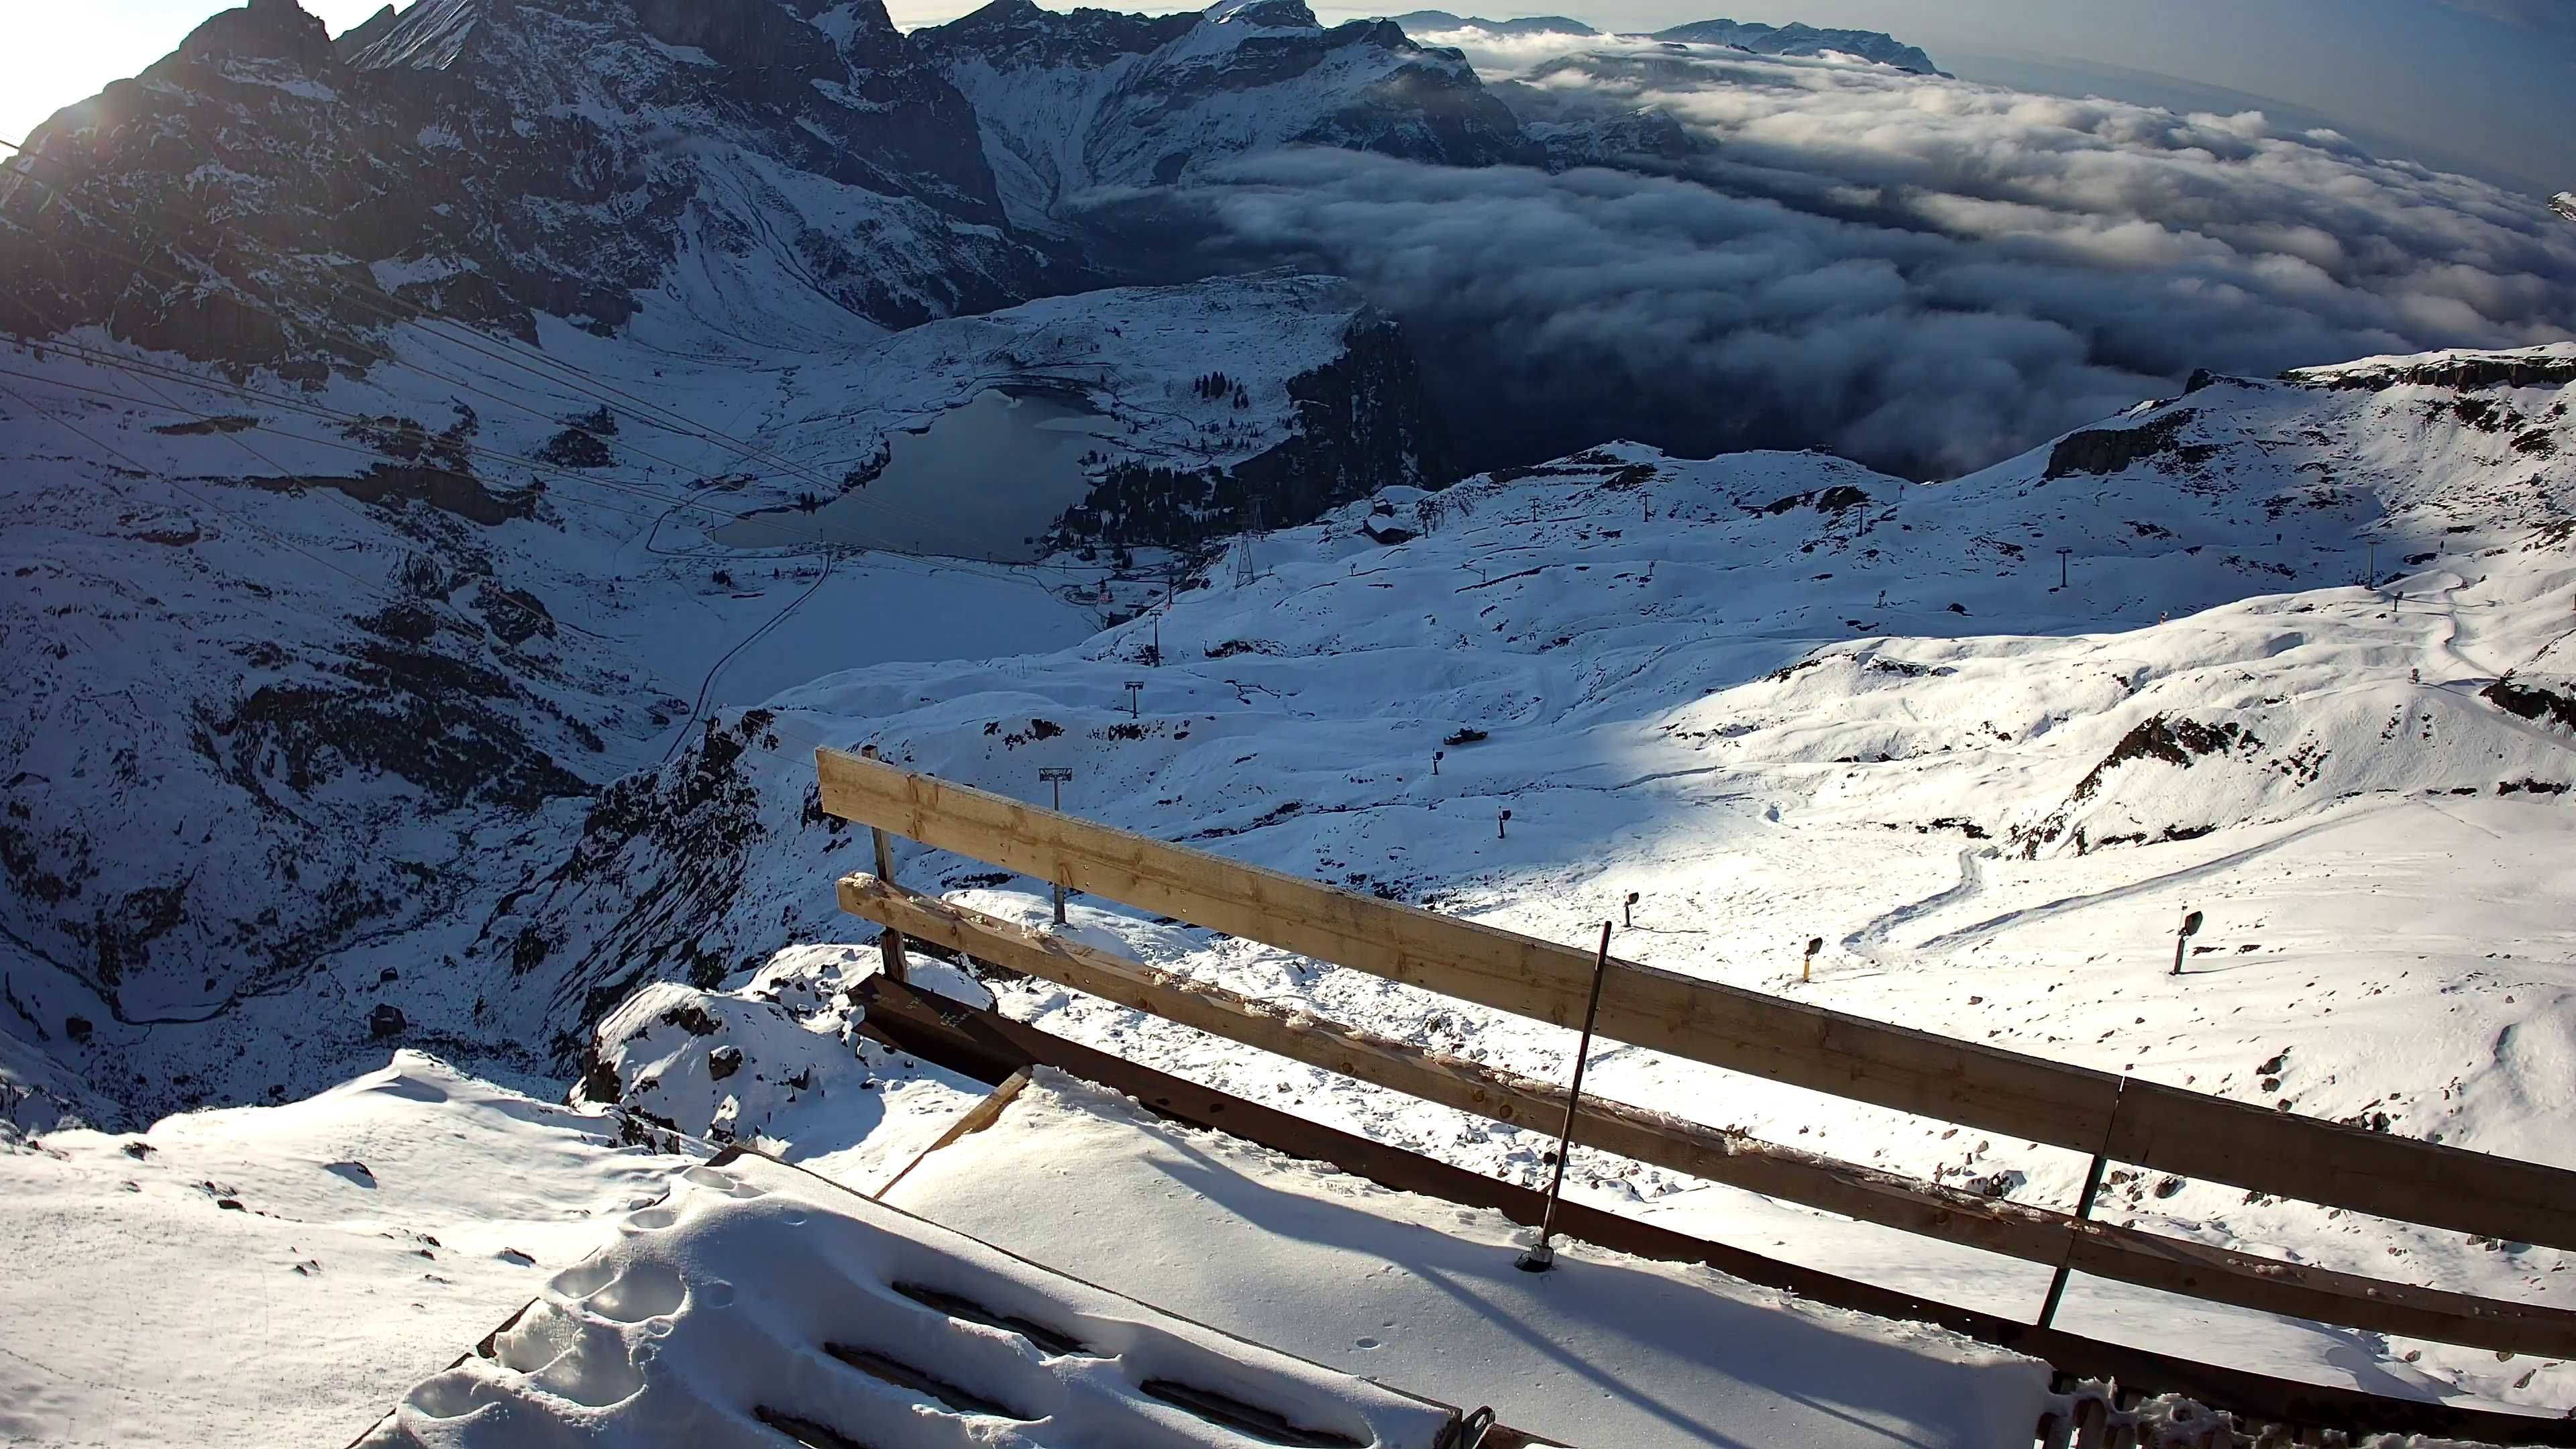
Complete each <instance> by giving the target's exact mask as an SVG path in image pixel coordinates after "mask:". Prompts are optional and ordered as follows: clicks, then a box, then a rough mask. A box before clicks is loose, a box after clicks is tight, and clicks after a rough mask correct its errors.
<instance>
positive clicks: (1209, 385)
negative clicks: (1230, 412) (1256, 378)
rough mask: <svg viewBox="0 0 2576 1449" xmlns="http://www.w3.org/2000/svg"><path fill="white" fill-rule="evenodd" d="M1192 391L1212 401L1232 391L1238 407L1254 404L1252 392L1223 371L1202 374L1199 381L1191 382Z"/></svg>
mask: <svg viewBox="0 0 2576 1449" xmlns="http://www.w3.org/2000/svg"><path fill="white" fill-rule="evenodd" d="M1190 391H1192V392H1194V393H1197V394H1198V395H1199V396H1200V397H1203V398H1206V399H1208V400H1209V401H1210V402H1214V401H1216V400H1218V399H1220V398H1223V397H1224V396H1225V395H1226V394H1227V393H1232V394H1234V405H1235V406H1236V407H1237V408H1248V407H1250V406H1252V394H1251V393H1250V392H1247V391H1245V389H1244V386H1243V384H1242V383H1239V382H1237V381H1235V380H1234V379H1233V378H1230V377H1228V376H1226V375H1225V374H1224V373H1222V372H1209V373H1202V374H1200V376H1199V378H1198V379H1197V381H1195V382H1193V383H1191V384H1190Z"/></svg>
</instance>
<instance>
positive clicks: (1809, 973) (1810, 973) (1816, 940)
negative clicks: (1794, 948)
mask: <svg viewBox="0 0 2576 1449" xmlns="http://www.w3.org/2000/svg"><path fill="white" fill-rule="evenodd" d="M1823 949H1825V938H1824V937H1822V936H1809V937H1808V938H1807V958H1806V959H1805V960H1803V961H1801V962H1799V963H1798V979H1799V980H1800V981H1813V980H1815V979H1816V977H1815V971H1816V953H1817V952H1818V951H1821V950H1823Z"/></svg>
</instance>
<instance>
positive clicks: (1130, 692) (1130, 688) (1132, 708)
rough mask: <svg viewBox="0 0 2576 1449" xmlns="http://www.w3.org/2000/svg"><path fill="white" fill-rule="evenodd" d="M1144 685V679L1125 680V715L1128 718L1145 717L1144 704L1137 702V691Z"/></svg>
mask: <svg viewBox="0 0 2576 1449" xmlns="http://www.w3.org/2000/svg"><path fill="white" fill-rule="evenodd" d="M1144 687H1145V681H1143V680H1141V679H1131V680H1128V681H1127V717H1128V718H1129V719H1143V718H1144V717H1145V714H1144V706H1143V705H1141V704H1139V703H1138V702H1137V691H1139V690H1141V689H1143V688H1144Z"/></svg>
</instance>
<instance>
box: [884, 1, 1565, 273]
mask: <svg viewBox="0 0 2576 1449" xmlns="http://www.w3.org/2000/svg"><path fill="white" fill-rule="evenodd" d="M911 39H912V40H913V42H914V43H915V44H917V45H919V46H920V47H921V48H922V50H923V52H924V53H925V54H926V55H927V56H929V57H930V58H931V59H932V61H933V62H934V63H935V64H937V65H938V66H939V68H940V70H941V72H942V73H943V74H944V75H945V76H946V77H947V78H948V79H949V80H950V81H951V82H952V83H954V84H955V85H956V86H957V88H958V89H959V90H960V91H963V92H964V93H965V95H966V97H967V99H968V101H970V102H971V103H972V104H973V106H974V108H975V115H976V118H977V121H978V124H979V125H980V127H981V129H982V135H983V142H984V154H985V155H986V156H987V157H988V158H989V159H990V161H991V163H992V167H993V171H994V175H995V176H996V178H997V179H998V182H999V185H1000V189H1001V196H1002V202H1003V205H1004V206H1005V208H1007V210H1008V211H1009V213H1010V216H1011V219H1012V221H1013V222H1015V223H1017V224H1019V225H1021V226H1025V227H1031V228H1037V229H1041V230H1044V229H1047V228H1051V227H1057V226H1062V225H1064V224H1066V222H1067V220H1068V217H1067V212H1068V208H1069V206H1070V205H1071V204H1073V203H1076V202H1078V201H1079V199H1080V198H1081V197H1082V196H1083V195H1084V194H1085V193H1088V192H1094V191H1099V190H1103V189H1115V188H1134V187H1146V186H1156V185H1168V184H1170V183H1172V182H1175V181H1179V180H1182V179H1184V178H1186V177H1188V176H1190V175H1192V174H1194V173H1197V172H1200V171H1203V170H1206V169H1207V168H1209V167H1212V166H1218V165H1222V164H1223V163H1225V162H1226V161H1227V160H1229V159H1231V158H1233V157H1236V156H1239V155H1242V154H1244V153H1246V152H1250V151H1255V150H1261V149H1267V148H1270V147H1276V146H1285V145H1298V144H1306V145H1321V146H1339V147H1347V148H1352V149H1358V150H1367V151H1380V152H1385V153H1387V154H1390V155H1397V156H1405V157H1410V158H1413V159H1417V160H1423V161H1435V162H1441V163H1444V164H1448V165H1461V166H1482V165H1491V164H1495V163H1500V162H1524V163H1526V162H1534V161H1536V160H1537V159H1538V156H1539V151H1538V148H1537V147H1536V146H1535V145H1534V144H1533V143H1532V142H1531V141H1530V140H1529V138H1528V137H1526V136H1524V135H1523V134H1522V133H1521V131H1520V128H1519V126H1518V125H1517V124H1516V123H1515V122H1514V120H1513V118H1512V114H1511V112H1510V111H1509V110H1507V109H1505V108H1504V107H1503V105H1502V104H1501V103H1500V102H1498V101H1496V100H1495V99H1494V98H1493V97H1492V96H1491V95H1488V94H1487V93H1486V92H1485V90H1484V88H1483V87H1482V86H1481V85H1480V84H1479V83H1478V82H1477V79H1476V73H1475V72H1474V70H1472V69H1470V68H1469V67H1468V65H1467V63H1466V62H1465V61H1464V60H1463V59H1461V58H1460V57H1459V56H1458V54H1457V53H1456V52H1454V51H1439V50H1426V49H1424V48H1423V47H1421V46H1419V45H1416V44H1414V43H1413V42H1412V41H1411V40H1408V39H1406V38H1405V34H1404V32H1403V30H1402V29H1400V28H1399V27H1397V26H1396V25H1394V24H1393V23H1391V22H1386V21H1351V22H1349V23H1347V24H1343V25H1338V26H1334V27H1331V28H1329V29H1328V28H1326V27H1325V26H1323V25H1322V24H1320V23H1319V22H1318V21H1317V20H1316V19H1315V16H1314V13H1313V12H1312V11H1310V10H1308V9H1307V8H1306V6H1305V5H1304V4H1303V3H1302V0H1225V3H1223V4H1219V5H1216V6H1213V7H1211V8H1210V9H1208V10H1207V11H1205V12H1204V13H1201V14H1197V15H1191V14H1186V13H1184V14H1179V15H1169V16H1160V17H1146V16H1141V15H1120V14H1114V13H1111V12H1108V11H1102V10H1075V11H1072V12H1069V13H1068V12H1060V11H1053V10H1043V9H1040V8H1039V7H1038V6H1037V5H1035V4H1033V3H1031V0H993V3H991V4H989V5H986V6H985V7H984V8H982V9H980V10H977V11H975V12H974V13H973V14H971V15H968V16H966V17H965V18H963V19H960V20H955V21H951V22H950V23H948V24H946V25H942V26H936V27H933V28H931V29H927V30H922V31H917V32H915V33H914V34H913V36H912V37H911Z"/></svg>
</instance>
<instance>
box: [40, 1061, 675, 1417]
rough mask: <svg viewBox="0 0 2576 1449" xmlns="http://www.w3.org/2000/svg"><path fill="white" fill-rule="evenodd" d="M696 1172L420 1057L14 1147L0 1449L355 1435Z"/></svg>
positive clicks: (582, 1119)
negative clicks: (312, 1086)
mask: <svg viewBox="0 0 2576 1449" xmlns="http://www.w3.org/2000/svg"><path fill="white" fill-rule="evenodd" d="M530 1085H532V1086H534V1085H536V1084H533V1083H531V1084H530ZM687 1165H688V1159H687V1158H685V1157H671V1156H665V1155H661V1154H658V1153H654V1152H651V1151H648V1150H646V1149H645V1148H642V1147H638V1146H629V1145H625V1144H622V1143H621V1142H620V1141H619V1125H618V1123H617V1122H616V1121H615V1120H614V1119H611V1118H606V1117H602V1116H598V1115H595V1114H593V1115H583V1114H579V1113H575V1112H572V1111H568V1110H566V1109H565V1108H562V1107H559V1106H552V1105H548V1104H547V1103H545V1102H542V1101H538V1100H534V1099H532V1098H530V1097H527V1096H523V1095H521V1094H519V1093H517V1092H514V1091H511V1090H509V1089H507V1088H504V1087H499V1086H495V1085H493V1084H492V1083H489V1082H486V1081H481V1080H478V1079H476V1078H473V1077H468V1076H465V1075H463V1074H462V1073H459V1072H457V1071H455V1070H454V1069H453V1068H450V1067H448V1066H446V1065H444V1064H442V1063H440V1062H438V1061H436V1060H434V1059H432V1058H429V1057H425V1056H421V1055H418V1054H415V1053H410V1052H404V1053H400V1054H398V1055H396V1056H395V1057H394V1059H393V1062H392V1064H391V1065H389V1066H387V1067H385V1068H384V1069H383V1070H382V1071H378V1072H373V1073H370V1074H368V1075H366V1076H363V1077H360V1078H358V1079H357V1080H355V1081H352V1082H350V1083H348V1084H347V1085H346V1086H342V1087H337V1088H334V1089H332V1090H331V1091H328V1092H325V1093H323V1094H321V1095H320V1096H317V1097H314V1098H312V1099H310V1100H308V1101H303V1102H296V1103H292V1104H290V1105H287V1106H282V1107H249V1108H237V1109H233V1110H228V1111H218V1112H204V1113H196V1114H191V1115H186V1116H179V1117H172V1118H169V1119H167V1120H165V1121H163V1122H161V1123H159V1124H158V1125H156V1126H155V1127H153V1129H152V1130H151V1131H149V1132H145V1133H137V1134H133V1135H113V1136H112V1135H106V1134H101V1133H96V1132H88V1131H69V1132H56V1133H52V1134H49V1135H48V1136H46V1137H45V1138H44V1139H43V1142H42V1145H41V1146H40V1147H37V1146H29V1147H23V1148H21V1149H20V1150H16V1151H10V1152H6V1153H0V1202H5V1203H6V1204H7V1205H8V1208H7V1211H6V1212H0V1258H5V1260H6V1261H7V1264H8V1271H7V1281H8V1285H9V1287H8V1292H7V1295H6V1298H5V1302H6V1305H7V1306H6V1310H5V1311H0V1443H9V1444H36V1445H48V1446H55V1445H59V1446H64V1449H71V1446H82V1449H87V1446H93V1445H131V1444H174V1443H197V1444H241V1445H254V1444H261V1445H265V1444H274V1445H287V1444H297V1445H324V1444H327V1445H336V1444H344V1443H347V1442H348V1441H349V1440H350V1439H352V1438H354V1437H355V1436H356V1435H357V1434H358V1433H359V1432H360V1431H362V1430H363V1429H365V1428H366V1426H367V1425H368V1423H370V1422H371V1421H373V1420H374V1419H375V1418H376V1417H377V1416H379V1415H380V1414H382V1413H383V1412H384V1411H385V1410H386V1409H388V1408H390V1407H391V1406H392V1404H393V1402H394V1400H395V1399H396V1397H398V1396H399V1395H400V1394H401V1393H402V1391H403V1390H404V1389H406V1388H408V1387H409V1386H410V1385H411V1384H412V1383H413V1382H414V1381H416V1380H418V1379H420V1378H423V1377H425V1376H427V1375H428V1374H429V1373H431V1372H432V1371H434V1370H436V1369H437V1368H439V1367H440V1366H442V1365H444V1364H446V1363H448V1362H449V1361H451V1360H453V1359H454V1358H455V1357H456V1356H457V1355H458V1354H460V1353H462V1352H464V1351H465V1350H467V1349H469V1348H471V1347H472V1346H473V1345H474V1343H475V1341H476V1340H477V1339H480V1338H481V1337H482V1336H483V1335H484V1334H486V1333H489V1332H490V1331H491V1330H492V1329H493V1328H494V1327H495V1326H496V1325H498V1324H499V1323H500V1322H501V1320H502V1319H503V1318H504V1317H506V1316H508V1315H509V1313H510V1312H511V1311H512V1310H513V1309H515V1308H517V1307H518V1306H519V1305H520V1304H521V1303H524V1302H526V1301H527V1300H528V1298H529V1297H530V1296H531V1295H533V1294H534V1293H535V1292H536V1291H537V1289H538V1286H539V1285H540V1284H542V1283H544V1282H545V1281H546V1278H547V1275H548V1274H549V1273H551V1272H554V1271H557V1270H560V1269H563V1268H566V1267H569V1266H570V1265H572V1264H573V1263H574V1262H576V1261H578V1260H580V1259H581V1258H583V1257H585V1256H587V1255H588V1254H589V1253H590V1252H591V1251H592V1249H594V1248H595V1247H596V1246H598V1244H599V1242H600V1240H601V1237H602V1234H603V1232H604V1231H605V1227H606V1224H607V1223H609V1222H610V1221H612V1220H613V1219H614V1218H615V1216H616V1215H619V1214H622V1213H625V1212H628V1211H631V1210H633V1209H636V1208H640V1207H643V1206H645V1205H646V1204H648V1203H651V1202H653V1201H654V1200H656V1199H658V1198H660V1197H661V1196H662V1194H663V1193H664V1191H665V1190H666V1184H667V1181H668V1179H669V1177H670V1175H671V1174H672V1173H673V1172H675V1171H678V1170H680V1169H681V1168H684V1167H686V1166H687Z"/></svg>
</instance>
